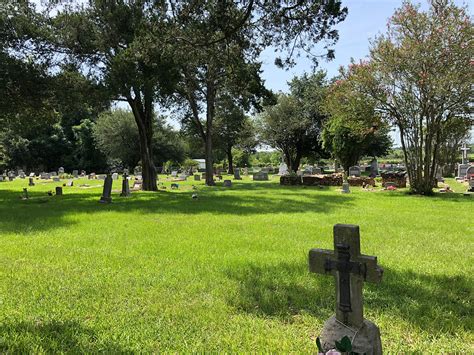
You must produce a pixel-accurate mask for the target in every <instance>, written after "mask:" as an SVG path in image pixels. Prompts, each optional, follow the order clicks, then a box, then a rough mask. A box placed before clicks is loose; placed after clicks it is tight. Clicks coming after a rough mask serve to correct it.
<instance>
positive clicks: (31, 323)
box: [0, 177, 474, 353]
mask: <svg viewBox="0 0 474 355" xmlns="http://www.w3.org/2000/svg"><path fill="white" fill-rule="evenodd" d="M160 179H161V181H163V180H164V179H165V178H164V177H160ZM36 182H37V185H36V186H34V187H30V188H28V189H29V192H30V196H31V199H30V200H28V201H23V200H21V199H20V198H19V196H20V195H21V190H22V188H23V187H27V184H28V180H27V179H25V180H16V181H14V182H4V183H0V201H1V202H0V230H1V237H0V238H1V249H0V352H5V351H6V352H35V353H41V352H82V353H83V352H114V353H115V352H139V351H140V352H159V351H178V352H190V351H228V352H250V351H252V352H262V351H269V352H270V351H271V352H313V353H314V352H316V346H315V343H314V340H315V338H316V337H317V336H318V335H319V334H320V332H321V329H322V325H323V322H324V321H325V320H326V319H327V318H328V317H330V316H331V314H332V313H333V311H334V302H335V300H334V280H333V279H332V277H328V276H323V275H315V274H310V273H309V272H308V268H307V255H308V251H309V249H311V248H314V247H319V248H332V228H333V225H334V224H336V223H352V224H358V225H360V230H361V249H362V252H363V253H365V254H368V255H377V256H378V260H379V264H380V265H381V266H382V267H383V268H384V270H385V273H384V278H383V281H382V283H381V284H380V285H371V284H366V285H365V287H364V298H365V316H366V317H367V318H368V319H370V320H372V321H374V322H375V323H376V324H378V325H379V327H380V328H381V333H382V342H383V346H384V350H385V351H390V352H408V351H424V352H442V351H444V352H466V353H472V352H473V351H474V345H473V344H474V336H473V320H474V314H473V305H472V300H473V289H474V282H473V272H474V267H473V265H474V262H473V261H474V260H473V252H474V247H473V237H474V223H473V216H474V213H473V212H474V198H473V196H471V197H465V196H462V195H461V194H445V195H441V194H438V195H436V196H434V197H419V196H409V195H407V194H406V193H405V192H404V191H403V190H400V191H395V192H388V191H378V190H377V191H372V192H368V191H363V190H362V189H361V188H352V193H351V194H348V195H343V194H340V193H339V192H338V190H337V189H334V188H330V189H326V190H320V189H318V188H303V187H281V186H279V185H278V183H277V182H276V180H274V181H270V182H252V181H250V180H249V179H248V178H247V179H244V180H242V181H234V185H233V187H232V188H224V187H222V183H218V186H217V187H212V188H211V187H205V186H203V185H202V182H198V183H196V184H198V185H197V190H193V189H192V188H191V185H192V184H195V182H194V181H188V182H186V183H179V184H180V188H179V190H173V191H171V190H170V188H169V186H170V181H165V182H164V185H165V186H167V189H166V190H163V191H162V192H159V193H147V192H140V193H137V192H135V193H133V196H132V197H130V198H120V197H119V196H118V191H117V190H119V189H120V181H116V182H115V183H114V189H115V192H114V193H113V203H112V204H110V205H103V204H99V203H98V200H99V197H100V195H101V192H102V188H101V186H102V183H103V182H102V181H98V180H95V181H88V180H76V181H75V186H74V187H64V188H63V189H64V196H62V197H48V196H47V195H46V191H48V190H54V187H55V186H57V185H59V184H58V183H51V182H49V183H44V182H42V181H41V180H37V181H36ZM450 183H451V186H452V187H454V188H455V190H457V191H463V190H465V187H464V186H462V185H460V184H456V183H454V182H453V181H450ZM80 184H89V185H91V186H90V187H89V188H81V187H79V185H80ZM196 191H197V194H198V196H199V197H198V199H196V200H194V199H192V198H191V195H192V194H193V193H195V192H196Z"/></svg>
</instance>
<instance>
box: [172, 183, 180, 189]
mask: <svg viewBox="0 0 474 355" xmlns="http://www.w3.org/2000/svg"><path fill="white" fill-rule="evenodd" d="M178 188H179V185H178V184H171V189H172V190H176V189H178Z"/></svg>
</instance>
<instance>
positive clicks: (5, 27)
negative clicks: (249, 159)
mask: <svg viewBox="0 0 474 355" xmlns="http://www.w3.org/2000/svg"><path fill="white" fill-rule="evenodd" d="M0 11H1V12H0V21H1V23H0V26H1V28H2V31H1V34H0V41H1V43H2V50H1V52H0V56H1V57H0V64H1V69H0V70H1V71H2V72H1V77H2V80H1V83H0V86H1V87H2V92H4V93H5V95H2V97H0V108H1V114H0V124H1V125H2V131H1V136H0V154H2V153H1V152H4V153H3V154H4V155H6V153H5V152H7V154H8V156H5V157H4V159H7V158H9V159H12V157H16V158H15V159H14V160H15V161H16V162H17V164H19V163H20V162H22V160H21V159H24V160H25V161H26V159H29V160H30V161H32V160H36V161H37V162H38V163H41V164H43V165H45V166H51V165H50V164H52V163H53V162H58V161H65V160H67V161H65V162H64V164H63V165H67V164H71V165H74V166H82V167H83V168H86V169H92V170H94V169H97V168H98V167H102V166H104V164H106V163H107V162H106V156H108V157H109V160H110V158H111V157H113V156H118V155H120V156H121V157H122V158H120V159H119V160H120V162H121V164H125V165H130V164H132V163H133V162H135V161H137V159H138V160H139V161H140V164H141V167H142V175H143V180H144V181H143V188H144V190H156V189H157V186H156V166H157V164H164V163H165V162H166V161H167V160H173V159H177V160H178V159H183V158H184V157H185V156H186V151H187V152H198V151H202V152H203V154H204V156H205V158H206V172H207V174H206V183H207V184H208V185H212V184H214V181H213V179H212V172H213V164H214V158H215V157H216V156H217V155H218V154H221V153H222V154H224V156H225V157H226V159H227V161H228V162H229V170H230V171H232V168H233V154H232V152H233V151H234V152H235V148H236V147H239V149H240V151H241V152H246V153H248V152H251V151H252V150H253V149H255V146H256V145H257V144H259V143H264V144H267V145H269V146H271V147H274V148H277V149H278V150H279V151H280V152H281V153H282V154H283V156H284V159H285V161H286V162H287V164H288V166H289V167H290V169H291V170H293V171H296V170H297V169H298V166H299V165H300V161H301V159H302V158H303V157H308V156H311V157H321V158H324V157H329V156H332V157H335V158H337V159H338V161H339V162H340V163H341V165H342V166H343V167H344V169H345V170H348V168H349V166H351V165H354V164H356V163H357V161H358V160H359V159H360V158H361V157H362V156H366V155H368V156H380V155H384V154H386V153H387V151H388V149H389V148H390V146H391V141H390V138H389V136H388V132H389V130H390V128H391V127H393V126H396V127H397V128H398V129H399V131H400V133H401V141H402V148H403V152H404V160H405V163H406V165H407V170H408V175H409V178H410V184H411V189H412V191H413V192H416V193H430V192H431V190H432V187H433V182H434V176H435V171H436V169H437V168H438V165H439V164H441V163H443V160H445V161H448V160H449V163H450V164H451V163H452V159H450V158H449V157H450V156H452V155H453V151H454V152H455V151H456V150H457V149H458V147H459V144H460V143H461V141H463V140H465V139H466V137H467V135H468V133H469V129H470V127H471V125H472V115H471V109H472V105H471V101H472V100H471V99H472V88H471V87H472V79H473V71H472V58H473V57H474V53H473V44H472V40H471V39H472V34H473V30H472V29H473V27H472V23H471V21H470V19H469V16H468V15H467V12H466V9H463V8H459V7H456V6H454V5H453V4H452V2H450V1H447V0H446V1H445V0H442V1H439V0H438V1H430V9H429V10H428V11H426V12H423V11H421V10H420V9H419V8H418V7H416V6H414V5H412V4H411V3H410V2H406V3H404V5H403V6H402V7H401V8H400V9H399V10H397V12H396V13H395V14H394V16H393V17H392V18H391V19H390V21H389V25H388V28H387V33H386V34H384V35H381V36H380V37H378V38H376V39H375V41H374V42H373V44H372V48H371V52H370V56H369V58H368V59H367V60H366V61H361V62H359V63H356V62H353V63H352V64H351V65H349V67H348V68H341V70H340V74H339V76H338V77H336V78H333V79H328V78H326V76H325V74H324V72H322V71H318V72H313V73H311V74H305V75H303V76H301V77H297V78H294V79H293V80H292V81H291V82H290V83H289V84H290V85H289V86H290V92H289V93H288V94H283V93H273V92H271V91H270V90H268V89H267V88H266V87H265V85H264V82H263V80H262V78H261V63H260V61H259V55H260V53H261V52H262V51H263V50H265V49H266V48H269V47H272V48H274V49H275V50H276V52H277V54H276V59H275V64H276V65H277V66H279V67H281V68H288V67H290V66H291V65H293V64H294V63H295V57H296V56H297V55H299V54H300V53H309V54H308V55H309V56H310V57H311V58H312V59H313V61H314V63H315V65H316V64H318V60H321V58H326V59H331V58H333V57H334V51H333V50H332V47H331V46H332V45H333V44H334V43H335V41H336V40H337V38H338V33H337V31H336V30H335V29H334V26H335V25H336V24H337V23H339V22H340V21H343V20H344V18H345V16H346V14H347V9H346V8H344V7H342V5H341V1H336V0H334V1H324V2H321V1H305V2H299V1H296V2H295V1H280V2H268V1H263V0H260V1H259V0H254V1H252V0H249V1H246V2H227V1H217V0H216V1H205V0H198V1H193V2H175V1H160V2H156V1H146V0H139V1H107V0H90V1H88V2H87V3H80V4H75V5H74V4H71V3H70V2H61V1H50V2H46V4H45V5H44V6H43V7H42V8H37V7H36V6H35V5H34V4H33V3H31V2H28V1H25V2H7V3H6V4H5V5H3V6H2V7H1V8H0ZM319 42H323V43H324V44H325V46H324V49H325V52H324V53H321V54H320V55H319V56H318V55H315V54H314V53H313V51H314V46H315V45H316V44H317V43H319ZM118 101H120V102H123V103H124V104H125V105H127V106H128V109H129V113H127V112H120V111H116V112H110V108H111V106H112V104H113V103H114V102H118ZM107 110H109V112H107ZM104 111H105V113H104ZM165 113H166V114H168V115H170V116H173V117H175V118H177V119H178V120H179V121H180V123H181V131H180V132H176V131H174V130H173V129H171V128H170V127H169V126H167V125H166V124H165V122H164V120H163V116H164V114H165ZM131 118H133V121H132V120H131ZM132 123H134V125H133V124H132ZM132 127H133V128H132ZM107 128H109V129H107ZM117 132H128V133H127V136H122V137H120V136H117V134H118V133H117ZM183 137H185V139H183ZM109 143H111V144H112V145H111V144H109ZM113 144H115V146H113ZM117 152H119V153H117ZM104 153H105V154H104ZM108 163H110V161H109V162H108ZM446 164H448V162H446Z"/></svg>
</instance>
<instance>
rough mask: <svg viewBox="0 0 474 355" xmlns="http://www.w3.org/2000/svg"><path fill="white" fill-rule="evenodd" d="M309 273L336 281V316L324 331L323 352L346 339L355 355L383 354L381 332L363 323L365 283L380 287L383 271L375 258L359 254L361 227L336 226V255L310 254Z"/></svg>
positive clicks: (364, 320)
mask: <svg viewBox="0 0 474 355" xmlns="http://www.w3.org/2000/svg"><path fill="white" fill-rule="evenodd" d="M309 270H310V272H314V273H319V274H324V275H333V276H334V277H335V281H336V297H335V298H336V315H335V316H333V317H331V318H329V319H328V320H327V321H326V322H325V324H324V327H323V331H322V334H321V345H322V347H323V350H325V351H328V350H330V349H332V348H334V344H335V342H336V341H340V340H341V339H342V338H343V337H344V336H347V337H349V339H352V351H354V352H356V353H361V354H363V353H367V354H382V342H381V339H380V331H379V328H378V327H377V326H376V325H375V324H374V323H372V322H370V321H368V320H366V319H364V314H363V302H362V286H363V283H364V281H367V282H373V283H379V282H380V281H381V280H382V274H383V269H382V268H381V267H380V266H378V265H377V257H376V256H367V255H362V254H361V253H360V235H359V226H356V225H347V224H336V225H335V226H334V252H333V251H331V250H324V249H311V250H310V251H309Z"/></svg>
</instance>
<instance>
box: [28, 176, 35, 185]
mask: <svg viewBox="0 0 474 355" xmlns="http://www.w3.org/2000/svg"><path fill="white" fill-rule="evenodd" d="M28 186H35V182H34V181H33V178H32V177H30V178H28Z"/></svg>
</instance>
